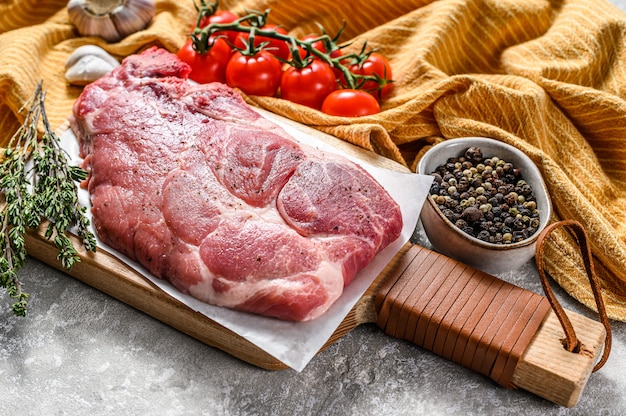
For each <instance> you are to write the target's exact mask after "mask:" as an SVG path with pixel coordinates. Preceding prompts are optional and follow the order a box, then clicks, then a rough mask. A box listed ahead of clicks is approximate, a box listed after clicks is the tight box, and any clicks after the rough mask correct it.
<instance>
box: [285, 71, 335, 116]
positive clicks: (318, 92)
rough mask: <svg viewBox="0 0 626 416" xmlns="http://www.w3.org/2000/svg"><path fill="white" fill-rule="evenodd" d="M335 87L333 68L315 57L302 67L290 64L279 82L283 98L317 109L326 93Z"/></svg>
mask: <svg viewBox="0 0 626 416" xmlns="http://www.w3.org/2000/svg"><path fill="white" fill-rule="evenodd" d="M336 89H337V81H336V80H335V74H334V73H333V70H332V69H331V67H330V66H329V65H328V64H327V63H326V62H322V61H319V60H317V59H315V60H313V61H312V62H311V63H310V64H309V65H307V66H305V67H304V68H296V67H293V66H290V67H289V68H287V69H286V70H285V72H284V73H283V78H282V80H281V82H280V93H281V96H282V97H283V98H284V99H286V100H289V101H292V102H294V103H298V104H303V105H306V106H309V107H312V108H315V109H318V110H319V109H320V108H321V107H322V102H324V99H325V98H326V97H327V96H328V94H330V93H331V92H333V91H335V90H336Z"/></svg>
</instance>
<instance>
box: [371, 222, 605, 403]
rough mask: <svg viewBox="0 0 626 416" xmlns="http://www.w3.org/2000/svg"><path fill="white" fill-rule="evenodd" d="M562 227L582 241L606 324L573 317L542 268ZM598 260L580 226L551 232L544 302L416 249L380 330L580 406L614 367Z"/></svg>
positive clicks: (389, 285) (390, 285)
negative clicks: (602, 371)
mask: <svg viewBox="0 0 626 416" xmlns="http://www.w3.org/2000/svg"><path fill="white" fill-rule="evenodd" d="M558 225H567V226H570V227H571V228H572V229H573V231H574V232H575V235H576V236H577V237H578V241H579V244H580V245H581V248H582V249H583V250H582V252H583V257H584V259H585V267H586V269H587V274H588V275H589V278H590V282H591V285H592V288H593V291H594V295H595V297H596V302H597V306H598V311H599V313H600V317H601V323H599V322H597V321H594V320H592V319H589V318H586V317H584V316H582V315H579V314H576V313H574V312H570V311H567V312H565V311H564V310H563V308H562V307H561V305H560V304H559V303H558V301H557V300H556V298H555V296H554V293H553V292H552V290H551V288H550V286H549V285H548V283H547V279H546V276H545V273H544V271H543V268H542V267H541V265H542V264H543V242H544V240H545V238H546V237H547V236H548V235H549V233H550V232H551V231H552V230H553V229H554V228H555V227H556V226H558ZM590 259H591V254H590V251H589V248H588V246H587V242H586V238H585V235H584V230H583V228H582V227H581V226H580V224H579V223H577V222H574V221H562V222H560V223H555V224H552V225H551V226H550V227H548V228H547V229H546V230H545V231H544V232H543V233H542V234H541V236H540V239H539V241H538V243H537V255H536V260H537V263H538V265H540V267H539V271H540V277H541V280H542V284H543V286H544V291H545V292H546V297H543V296H540V295H538V294H535V293H532V292H530V291H527V290H525V289H522V288H519V287H517V286H515V285H512V284H510V283H507V282H505V281H503V280H500V279H498V278H496V277H494V276H492V275H489V274H487V273H484V272H482V271H479V270H476V269H474V268H472V267H470V266H467V265H465V264H463V263H460V262H458V261H456V260H452V259H450V258H448V257H446V256H443V255H441V254H439V253H435V252H434V251H431V250H428V249H425V248H423V247H420V246H417V245H415V246H412V247H411V248H410V249H409V250H408V251H407V253H406V254H405V255H404V256H402V257H401V260H400V261H399V262H398V263H397V264H396V265H395V267H393V268H392V269H391V270H389V273H390V276H389V278H387V279H385V280H384V282H383V283H382V285H381V287H380V289H379V290H378V291H377V292H376V296H375V302H374V306H375V308H376V313H377V324H378V326H379V327H381V328H382V329H383V330H384V331H385V333H386V334H387V335H390V336H393V337H395V338H399V339H404V340H408V341H410V342H413V343H415V344H416V345H418V346H420V347H422V348H425V349H427V350H429V351H432V352H434V353H435V354H438V355H440V356H442V357H444V358H447V359H449V360H452V361H454V362H456V363H458V364H461V365H463V366H464V367H467V368H470V369H472V370H474V371H476V372H479V373H480V374H483V375H485V376H487V377H490V378H491V379H493V380H494V381H495V382H496V383H498V384H500V385H501V386H503V387H505V388H521V389H524V390H527V391H529V392H532V393H534V394H536V395H538V396H540V397H543V398H545V399H547V400H550V401H552V402H554V403H557V404H559V405H562V406H565V407H572V406H574V405H575V404H576V403H577V402H578V400H579V398H580V396H581V393H582V391H583V389H584V387H585V385H586V383H587V380H588V378H589V376H590V374H591V372H592V370H593V371H595V370H597V369H599V368H600V367H601V366H602V365H603V364H604V363H605V362H606V360H607V358H608V355H609V351H610V343H611V332H610V326H609V323H608V319H607V317H606V312H605V310H604V303H603V301H602V297H601V295H600V293H599V290H598V288H599V285H598V282H597V279H596V277H595V273H594V271H593V265H592V263H591V260H590ZM574 328H575V330H574ZM603 345H604V348H602V347H603ZM601 350H603V354H602V358H601V359H600V361H598V362H597V364H595V366H594V363H596V361H597V359H598V357H599V355H600V351H601Z"/></svg>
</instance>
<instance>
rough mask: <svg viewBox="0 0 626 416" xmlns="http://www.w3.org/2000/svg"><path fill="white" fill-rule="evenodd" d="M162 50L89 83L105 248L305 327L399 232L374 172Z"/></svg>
mask: <svg viewBox="0 0 626 416" xmlns="http://www.w3.org/2000/svg"><path fill="white" fill-rule="evenodd" d="M188 73H189V67H188V66H187V65H186V64H184V63H182V62H180V61H179V60H178V59H177V58H176V56H175V55H173V54H170V53H168V52H167V51H165V50H163V49H157V48H152V49H149V50H147V51H145V52H143V53H141V54H138V55H133V56H130V57H128V58H127V59H126V60H125V61H124V62H123V63H122V65H121V66H120V67H118V68H117V69H115V70H114V71H113V72H111V73H110V74H109V75H107V76H105V77H104V78H102V79H100V80H98V81H96V82H95V83H93V84H91V85H89V86H87V87H86V88H85V90H84V92H83V93H82V94H81V96H80V97H79V98H78V100H77V101H76V103H75V105H74V111H73V116H72V117H71V119H70V121H71V126H72V129H73V131H74V132H75V134H76V136H77V137H78V139H79V142H80V149H81V156H83V157H84V158H85V162H84V165H85V168H87V169H88V171H89V172H90V176H89V182H88V189H89V192H90V196H91V202H92V212H93V222H94V225H95V228H96V232H97V233H98V236H99V238H100V239H101V240H102V241H103V242H104V243H105V244H107V245H109V246H111V247H113V248H115V249H116V250H118V251H120V252H122V253H124V254H126V255H127V256H128V257H129V258H131V259H133V260H135V261H138V262H139V263H141V264H142V265H143V266H145V267H146V268H147V269H148V270H149V271H150V272H151V273H152V274H153V275H154V276H156V277H158V278H161V279H167V280H168V281H170V282H171V283H172V284H173V285H174V286H175V287H176V288H178V289H179V290H181V291H182V292H184V293H189V294H190V295H192V296H194V297H196V298H198V299H200V300H202V301H204V302H207V303H211V304H215V305H220V306H225V307H229V308H234V309H238V310H243V311H249V312H253V313H257V314H263V315H267V316H272V317H276V318H280V319H286V320H294V321H303V320H309V319H313V318H316V317H318V316H320V315H321V314H323V313H324V312H325V311H326V310H327V309H328V308H329V307H330V305H332V303H333V302H334V301H335V300H336V299H337V298H338V297H339V296H340V295H341V293H342V291H343V288H344V286H345V285H347V284H349V283H350V281H352V279H353V278H354V277H355V275H356V274H357V273H358V271H359V270H361V269H362V268H363V267H365V266H366V265H367V264H369V262H370V261H371V260H372V258H373V257H374V256H375V255H376V253H378V252H379V251H380V250H381V249H383V248H384V247H385V246H387V245H388V244H389V243H390V242H391V241H393V240H395V239H396V238H398V236H399V235H400V231H401V228H402V216H401V213H400V210H399V207H398V205H397V204H396V203H395V201H394V200H393V199H392V198H391V197H390V196H389V195H388V194H387V192H386V191H385V190H384V189H383V188H382V187H381V186H380V185H379V184H378V183H377V182H376V181H375V180H374V179H373V178H372V177H371V176H370V175H369V174H368V173H366V172H365V171H364V170H363V169H362V168H360V167H359V166H358V165H355V164H353V163H352V162H349V161H347V160H345V159H344V158H341V157H338V156H335V155H330V154H325V153H322V152H320V151H319V150H317V149H314V148H311V147H308V146H304V145H302V144H298V143H297V142H296V141H295V140H294V139H293V138H291V137H290V136H289V135H287V133H286V132H285V131H284V130H282V129H281V128H280V127H278V126H277V125H275V124H274V123H272V122H270V121H269V120H267V119H266V118H264V117H262V116H260V115H259V114H258V113H257V112H255V111H253V110H252V109H251V108H250V107H249V106H248V105H247V104H246V103H245V102H244V101H243V100H242V99H241V97H240V96H239V95H238V94H237V93H236V92H235V91H233V90H232V89H230V88H229V87H227V86H225V85H222V84H217V83H215V84H207V85H192V84H191V83H189V82H188V81H187V80H186V78H187V75H188Z"/></svg>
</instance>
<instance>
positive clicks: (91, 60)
mask: <svg viewBox="0 0 626 416" xmlns="http://www.w3.org/2000/svg"><path fill="white" fill-rule="evenodd" d="M118 65H119V64H118ZM114 68H115V66H113V65H111V62H109V61H107V60H105V59H102V58H101V57H99V56H95V55H84V56H82V57H80V58H79V59H78V60H77V61H76V62H74V64H73V65H72V66H70V67H69V68H68V70H67V71H66V72H65V79H66V80H67V81H68V82H69V83H70V84H74V85H81V86H82V85H87V84H89V83H91V82H93V81H95V80H97V79H98V78H100V77H102V76H103V75H106V74H108V73H109V72H110V71H111V70H112V69H114Z"/></svg>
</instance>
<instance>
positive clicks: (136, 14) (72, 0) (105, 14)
mask: <svg viewBox="0 0 626 416" xmlns="http://www.w3.org/2000/svg"><path fill="white" fill-rule="evenodd" d="M67 12H68V15H69V18H70V21H71V22H72V23H73V24H74V26H76V29H77V30H78V32H79V33H80V34H81V35H83V36H100V37H101V38H103V39H104V40H106V41H107V42H117V41H118V40H120V39H122V38H125V37H126V36H128V35H130V34H132V33H135V32H138V31H140V30H142V29H144V28H145V27H146V26H148V24H149V23H150V21H151V20H152V18H153V17H154V15H155V13H156V5H155V2H154V0H69V2H68V3H67Z"/></svg>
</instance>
